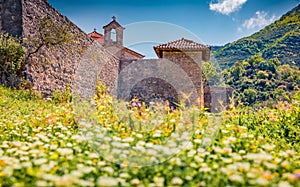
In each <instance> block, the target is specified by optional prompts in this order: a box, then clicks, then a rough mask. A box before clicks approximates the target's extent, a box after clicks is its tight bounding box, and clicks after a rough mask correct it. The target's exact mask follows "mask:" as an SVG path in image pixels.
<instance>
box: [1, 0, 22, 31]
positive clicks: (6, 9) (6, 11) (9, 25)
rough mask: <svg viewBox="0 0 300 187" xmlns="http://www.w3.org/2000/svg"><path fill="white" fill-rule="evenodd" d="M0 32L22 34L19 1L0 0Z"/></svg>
mask: <svg viewBox="0 0 300 187" xmlns="http://www.w3.org/2000/svg"><path fill="white" fill-rule="evenodd" d="M0 32H4V33H6V32H8V33H9V34H10V35H14V36H22V3H21V1H18V0H0Z"/></svg>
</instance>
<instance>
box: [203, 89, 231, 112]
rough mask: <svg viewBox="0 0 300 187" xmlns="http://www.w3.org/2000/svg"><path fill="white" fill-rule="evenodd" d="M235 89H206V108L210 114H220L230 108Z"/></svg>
mask: <svg viewBox="0 0 300 187" xmlns="http://www.w3.org/2000/svg"><path fill="white" fill-rule="evenodd" d="M232 99H233V88H230V87H222V86H208V87H205V88H204V107H205V108H208V111H209V112H213V113H218V112H222V111H224V110H226V109H228V108H229V106H230V104H231V103H232V102H233V101H232Z"/></svg>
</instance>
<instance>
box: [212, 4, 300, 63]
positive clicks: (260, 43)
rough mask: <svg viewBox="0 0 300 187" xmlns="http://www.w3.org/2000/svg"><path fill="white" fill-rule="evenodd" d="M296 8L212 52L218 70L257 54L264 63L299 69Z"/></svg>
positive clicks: (299, 8) (298, 12)
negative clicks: (251, 33) (257, 30)
mask: <svg viewBox="0 0 300 187" xmlns="http://www.w3.org/2000/svg"><path fill="white" fill-rule="evenodd" d="M299 51H300V4H299V5H298V6H297V7H295V8H294V9H292V10H291V11H289V12H288V13H286V14H285V15H283V16H282V17H281V18H280V19H279V20H277V21H275V22H274V23H272V24H271V25H269V26H267V27H265V28H264V29H262V30H260V31H259V32H257V33H255V34H253V35H251V36H249V37H246V38H242V39H240V40H237V41H235V42H233V43H230V44H227V45H225V46H224V47H223V48H219V49H217V50H216V51H214V52H213V54H214V56H215V58H216V60H217V61H218V62H219V63H220V66H221V67H223V68H225V67H228V66H232V65H233V64H234V63H235V62H237V61H242V60H246V59H248V58H249V57H251V56H253V55H258V54H260V55H261V56H262V57H263V58H264V59H271V58H278V59H279V60H280V61H281V63H283V64H290V65H297V66H298V67H300V54H299Z"/></svg>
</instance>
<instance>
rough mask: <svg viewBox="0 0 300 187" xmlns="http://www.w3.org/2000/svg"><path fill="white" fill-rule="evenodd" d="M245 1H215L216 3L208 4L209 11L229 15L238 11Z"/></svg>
mask: <svg viewBox="0 0 300 187" xmlns="http://www.w3.org/2000/svg"><path fill="white" fill-rule="evenodd" d="M246 2H247V0H217V3H212V2H211V3H210V4H209V9H210V10H213V11H216V12H219V13H221V14H225V15H229V14H230V13H232V12H234V11H236V10H238V9H239V8H241V7H242V5H243V4H245V3H246Z"/></svg>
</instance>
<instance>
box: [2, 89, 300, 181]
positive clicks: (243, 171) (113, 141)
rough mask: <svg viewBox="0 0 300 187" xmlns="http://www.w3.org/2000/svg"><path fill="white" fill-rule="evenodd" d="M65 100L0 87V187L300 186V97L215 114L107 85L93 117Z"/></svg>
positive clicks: (98, 96)
mask: <svg viewBox="0 0 300 187" xmlns="http://www.w3.org/2000/svg"><path fill="white" fill-rule="evenodd" d="M98 89H99V88H98ZM57 98H58V97H56V98H52V100H43V99H41V98H40V96H38V95H37V94H35V93H32V92H29V91H19V90H11V89H8V88H4V87H2V86H1V87H0V186H140V187H142V186H153V187H159V186H272V187H273V186H278V187H290V186H300V152H299V150H300V97H299V95H298V96H297V95H295V97H294V98H293V99H292V100H290V101H286V102H278V103H277V105H276V106H275V105H274V106H273V107H268V108H267V107H258V108H255V107H243V108H239V107H237V108H232V109H230V110H228V111H225V112H223V113H222V114H218V115H212V114H209V113H207V112H206V111H205V110H204V109H198V108H195V107H190V108H185V107H183V106H181V107H178V109H177V110H170V108H168V107H167V106H165V105H163V104H162V105H158V106H155V107H145V106H143V105H140V106H133V107H130V104H128V103H116V101H115V100H114V98H112V97H111V96H109V95H108V94H106V93H105V91H99V90H98V92H97V94H96V97H95V99H94V103H93V106H95V110H92V111H90V113H86V114H88V115H92V116H91V118H90V119H88V120H85V121H84V120H83V119H86V118H84V115H83V114H84V111H85V110H84V108H83V111H80V110H78V109H76V106H74V102H70V101H67V100H64V99H57ZM60 98H63V97H60ZM81 115H83V116H81ZM88 115H87V116H88ZM216 124H217V126H215V125H216Z"/></svg>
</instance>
